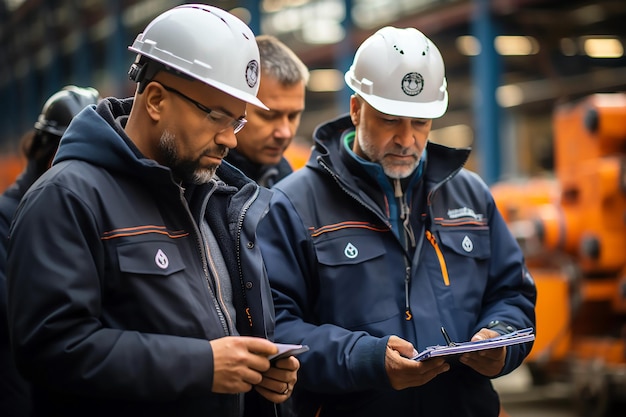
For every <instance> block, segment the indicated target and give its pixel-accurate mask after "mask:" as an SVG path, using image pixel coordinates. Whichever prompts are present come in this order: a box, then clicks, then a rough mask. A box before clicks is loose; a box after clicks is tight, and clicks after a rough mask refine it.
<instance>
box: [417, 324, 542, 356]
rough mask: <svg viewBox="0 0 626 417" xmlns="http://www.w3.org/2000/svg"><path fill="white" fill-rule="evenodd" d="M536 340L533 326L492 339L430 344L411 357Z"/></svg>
mask: <svg viewBox="0 0 626 417" xmlns="http://www.w3.org/2000/svg"><path fill="white" fill-rule="evenodd" d="M533 340H535V335H534V333H533V329H532V328H530V327H529V328H526V329H522V330H517V331H515V332H513V333H507V334H504V335H502V336H498V337H494V338H492V339H485V340H477V341H474V342H461V343H453V342H448V345H447V346H443V345H436V346H429V347H427V348H426V349H424V350H422V351H421V352H419V353H418V354H417V355H415V356H413V357H412V358H411V359H413V360H416V361H423V360H426V359H428V358H435V357H438V356H452V355H460V354H462V353H467V352H476V351H479V350H485V349H494V348H498V347H502V346H510V345H516V344H518V343H526V342H531V341H533Z"/></svg>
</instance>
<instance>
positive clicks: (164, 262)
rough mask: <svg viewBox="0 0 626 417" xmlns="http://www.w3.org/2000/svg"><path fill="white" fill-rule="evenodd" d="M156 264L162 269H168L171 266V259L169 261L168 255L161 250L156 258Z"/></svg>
mask: <svg viewBox="0 0 626 417" xmlns="http://www.w3.org/2000/svg"><path fill="white" fill-rule="evenodd" d="M154 263H155V264H156V266H158V267H159V268H161V269H167V267H168V266H169V264H170V261H169V259H167V255H166V254H165V253H164V252H163V251H162V250H161V249H159V250H158V251H157V253H156V256H155V257H154Z"/></svg>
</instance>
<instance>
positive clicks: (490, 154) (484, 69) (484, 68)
mask: <svg viewBox="0 0 626 417" xmlns="http://www.w3.org/2000/svg"><path fill="white" fill-rule="evenodd" d="M489 3H490V1H489V0H474V4H475V13H474V16H473V19H472V33H473V35H474V36H475V37H476V39H478V41H479V43H480V48H481V50H480V54H478V55H477V56H476V57H474V58H473V59H472V60H471V63H472V79H473V85H474V121H475V125H476V132H475V137H476V144H477V146H475V148H476V150H477V152H478V156H479V158H478V159H479V167H480V170H479V173H480V175H481V176H482V178H483V179H484V180H485V181H486V182H487V184H492V183H494V182H496V181H497V180H498V179H499V178H500V176H501V173H502V168H501V158H500V146H499V137H498V136H499V135H498V133H499V121H500V108H499V106H498V103H497V101H496V89H497V88H498V86H499V85H500V75H501V73H502V70H501V60H500V56H499V55H498V53H497V52H496V50H495V46H494V40H495V36H496V33H497V25H496V22H495V20H494V19H493V16H492V14H491V10H490V7H489Z"/></svg>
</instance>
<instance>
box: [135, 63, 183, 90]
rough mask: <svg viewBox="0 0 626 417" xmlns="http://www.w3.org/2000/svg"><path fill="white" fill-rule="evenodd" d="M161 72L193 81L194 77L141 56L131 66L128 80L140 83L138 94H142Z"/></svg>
mask: <svg viewBox="0 0 626 417" xmlns="http://www.w3.org/2000/svg"><path fill="white" fill-rule="evenodd" d="M159 71H165V72H169V73H171V74H174V75H176V76H178V77H181V78H185V79H188V80H193V78H192V77H190V76H188V75H186V74H183V73H182V72H180V71H177V70H175V69H173V68H171V67H169V66H167V65H165V64H162V63H160V62H157V61H153V60H151V59H148V58H146V57H145V56H141V55H140V56H139V57H138V59H137V61H135V62H134V63H133V64H132V65H131V66H130V69H129V70H128V78H130V80H131V81H134V82H136V83H139V87H138V89H137V92H138V93H139V94H141V93H143V90H144V89H145V88H146V86H147V85H148V84H149V83H150V82H151V81H152V80H153V79H154V77H155V76H156V75H157V73H158V72H159Z"/></svg>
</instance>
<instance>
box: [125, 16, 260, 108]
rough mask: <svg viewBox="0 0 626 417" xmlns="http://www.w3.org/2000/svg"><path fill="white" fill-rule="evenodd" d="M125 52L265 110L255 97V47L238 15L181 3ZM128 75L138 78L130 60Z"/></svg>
mask: <svg viewBox="0 0 626 417" xmlns="http://www.w3.org/2000/svg"><path fill="white" fill-rule="evenodd" d="M128 49H129V50H131V51H133V52H136V53H138V54H139V55H141V56H143V57H147V58H149V59H150V60H152V61H156V62H159V63H161V64H164V65H165V66H166V68H167V69H169V70H175V71H178V72H180V73H182V74H185V75H187V76H190V77H191V78H193V79H196V80H198V81H201V82H203V83H206V84H209V85H211V86H213V87H215V88H217V89H218V90H221V91H223V92H225V93H227V94H230V95H231V96H233V97H236V98H238V99H240V100H243V101H245V102H248V103H251V104H254V105H255V106H258V107H261V108H264V109H267V107H266V106H265V105H264V104H263V103H262V102H261V101H260V100H259V99H258V98H257V97H256V94H257V92H258V89H259V76H260V75H259V70H260V68H259V49H258V47H257V43H256V40H255V37H254V34H253V33H252V31H251V30H250V28H249V27H248V26H247V25H246V24H245V23H244V22H243V21H241V20H240V19H239V18H238V17H236V16H234V15H232V14H230V13H228V12H227V11H225V10H222V9H220V8H217V7H213V6H208V5H205V4H184V5H181V6H178V7H174V8H173V9H170V10H168V11H166V12H164V13H162V14H161V15H159V16H157V17H156V18H155V19H154V20H152V22H150V23H149V24H148V26H147V27H146V29H145V30H144V31H143V32H142V33H140V34H139V35H137V38H136V39H135V41H134V42H133V44H132V46H129V47H128ZM129 75H130V76H131V79H133V80H135V81H142V79H143V78H144V77H143V76H142V74H141V67H140V66H137V63H135V64H133V67H131V71H130V72H129Z"/></svg>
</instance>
